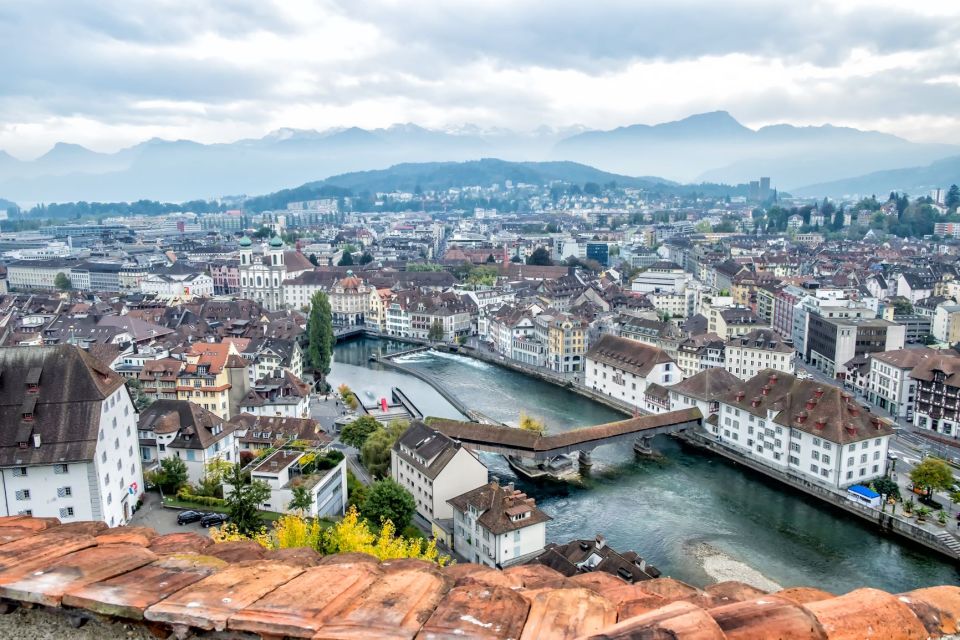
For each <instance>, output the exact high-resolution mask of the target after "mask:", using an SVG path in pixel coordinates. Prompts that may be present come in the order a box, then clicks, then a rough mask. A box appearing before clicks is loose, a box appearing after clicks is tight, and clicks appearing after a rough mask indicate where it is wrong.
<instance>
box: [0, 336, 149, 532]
mask: <svg viewBox="0 0 960 640" xmlns="http://www.w3.org/2000/svg"><path fill="white" fill-rule="evenodd" d="M0 371H2V374H3V384H2V385H0V396H2V399H0V407H2V408H0V424H3V426H4V430H5V432H6V434H7V435H6V437H5V438H3V440H2V444H0V491H2V492H3V496H4V500H3V505H2V506H0V514H2V515H5V516H6V515H19V514H23V515H33V516H36V517H52V518H60V520H61V521H64V522H72V521H79V520H99V521H102V522H106V523H107V524H108V525H110V526H111V527H113V526H120V525H124V524H127V523H128V522H129V520H130V516H131V515H133V511H134V507H135V505H136V504H137V501H138V500H139V499H140V496H141V495H142V494H143V473H142V470H141V466H140V457H139V455H138V441H137V412H136V409H135V408H134V406H133V402H132V401H131V399H130V394H129V392H128V391H127V388H126V386H125V385H124V380H123V378H122V377H121V376H119V375H118V374H117V373H115V372H113V371H111V370H110V368H109V367H107V366H106V365H105V364H103V363H101V362H99V361H97V360H95V359H94V358H93V357H91V356H90V355H88V354H87V353H86V352H84V351H82V350H81V349H79V348H77V347H73V346H68V345H61V346H53V347H5V348H2V349H0Z"/></svg>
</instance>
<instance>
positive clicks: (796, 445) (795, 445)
mask: <svg viewBox="0 0 960 640" xmlns="http://www.w3.org/2000/svg"><path fill="white" fill-rule="evenodd" d="M790 450H791V451H800V443H798V442H791V443H790Z"/></svg>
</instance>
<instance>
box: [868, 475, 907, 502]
mask: <svg viewBox="0 0 960 640" xmlns="http://www.w3.org/2000/svg"><path fill="white" fill-rule="evenodd" d="M871 484H872V485H873V490H874V491H876V492H877V493H879V494H880V495H883V496H887V497H888V498H893V499H894V500H899V499H900V487H899V485H897V483H896V481H894V480H891V479H890V478H889V477H887V476H883V477H880V478H877V479H876V480H874V481H873V482H872V483H871Z"/></svg>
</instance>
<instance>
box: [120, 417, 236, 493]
mask: <svg viewBox="0 0 960 640" xmlns="http://www.w3.org/2000/svg"><path fill="white" fill-rule="evenodd" d="M137 429H138V430H139V434H138V435H139V438H140V442H139V445H140V454H141V457H142V459H143V464H144V465H145V466H147V467H152V466H154V465H156V464H159V462H160V461H161V460H163V459H164V458H169V457H177V458H180V459H181V460H183V462H184V464H185V465H186V467H187V475H188V480H189V482H191V483H193V484H196V483H198V482H200V480H201V479H202V478H203V475H204V473H205V472H206V469H207V465H209V464H210V463H211V462H213V461H214V460H223V461H225V462H237V460H238V459H239V456H238V452H237V441H236V438H235V433H234V432H235V431H236V426H235V425H233V424H231V423H229V422H224V420H223V419H222V418H220V417H219V416H217V414H215V413H213V412H212V411H209V410H207V409H204V408H203V407H201V406H200V405H198V404H194V403H193V402H189V401H187V400H157V401H155V402H153V404H151V405H150V406H149V407H147V408H146V409H144V411H143V413H142V414H141V415H140V422H139V424H138V425H137Z"/></svg>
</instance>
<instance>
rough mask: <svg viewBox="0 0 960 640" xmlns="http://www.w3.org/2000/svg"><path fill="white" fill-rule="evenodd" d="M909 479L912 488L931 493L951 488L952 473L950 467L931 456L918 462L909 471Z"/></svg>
mask: <svg viewBox="0 0 960 640" xmlns="http://www.w3.org/2000/svg"><path fill="white" fill-rule="evenodd" d="M910 479H911V480H912V481H913V484H914V486H916V487H923V488H926V489H930V490H931V492H932V491H947V490H949V489H950V488H952V487H953V473H952V472H951V471H950V465H948V464H947V463H946V462H944V461H943V460H941V459H940V458H935V457H933V456H928V457H926V458H924V459H923V460H921V461H920V463H919V464H918V465H917V466H915V467H914V468H913V469H912V470H911V471H910Z"/></svg>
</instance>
